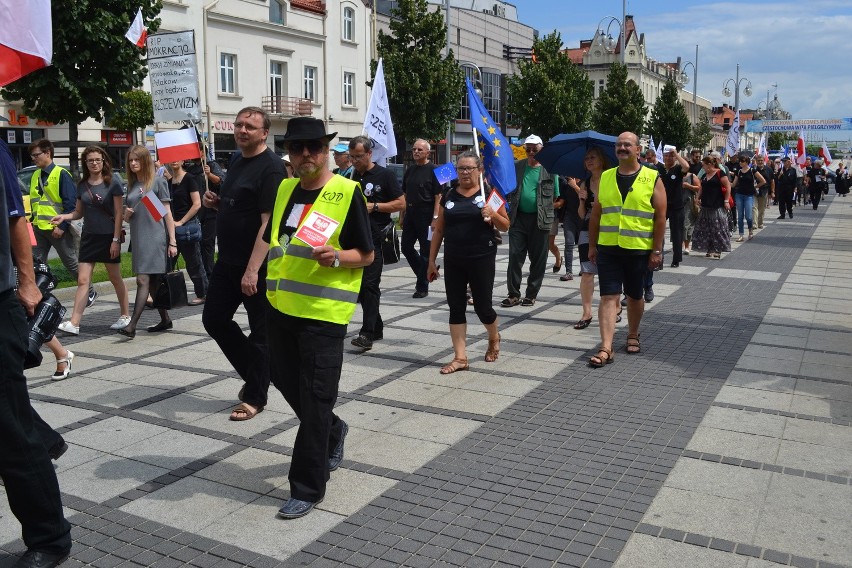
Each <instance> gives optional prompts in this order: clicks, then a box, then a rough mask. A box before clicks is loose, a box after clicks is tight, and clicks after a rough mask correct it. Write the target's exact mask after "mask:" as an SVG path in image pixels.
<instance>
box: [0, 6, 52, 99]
mask: <svg viewBox="0 0 852 568" xmlns="http://www.w3.org/2000/svg"><path fill="white" fill-rule="evenodd" d="M0 22H3V23H2V24H0V87H4V86H6V85H8V84H9V83H11V82H12V81H17V80H18V79H20V78H21V77H23V76H24V75H27V74H28V73H32V72H33V71H36V70H38V69H41V68H43V67H47V66H48V65H50V60H51V58H52V57H53V25H52V23H51V18H50V0H28V1H27V2H21V1H20V0H0Z"/></svg>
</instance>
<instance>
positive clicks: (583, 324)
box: [574, 318, 592, 329]
mask: <svg viewBox="0 0 852 568" xmlns="http://www.w3.org/2000/svg"><path fill="white" fill-rule="evenodd" d="M591 323H592V318H589V319H584V320H580V321H578V322H577V323H575V324H574V329H586V328H587V327H589V324H591Z"/></svg>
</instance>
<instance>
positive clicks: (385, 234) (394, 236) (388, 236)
mask: <svg viewBox="0 0 852 568" xmlns="http://www.w3.org/2000/svg"><path fill="white" fill-rule="evenodd" d="M399 259H400V252H399V234H398V233H397V232H396V223H394V221H393V220H391V222H390V223H388V225H387V227H385V228H384V229H382V261H383V262H384V263H385V264H394V263H397V262H399Z"/></svg>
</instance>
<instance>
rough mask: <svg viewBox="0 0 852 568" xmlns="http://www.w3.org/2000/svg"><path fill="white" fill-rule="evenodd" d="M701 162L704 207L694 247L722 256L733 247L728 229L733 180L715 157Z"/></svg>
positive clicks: (693, 235)
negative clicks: (724, 172)
mask: <svg viewBox="0 0 852 568" xmlns="http://www.w3.org/2000/svg"><path fill="white" fill-rule="evenodd" d="M701 162H702V164H703V166H704V175H703V176H702V177H701V189H699V190H698V200H699V202H700V204H701V210H700V211H699V213H698V219H697V220H696V221H695V230H694V232H693V234H692V250H696V251H698V250H706V251H707V254H706V255H705V256H707V257H712V258H716V259H719V258H721V257H722V254H721V253H722V252H730V250H731V234H730V232H729V231H728V210H729V209H730V208H731V205H730V202H729V201H728V199H729V196H730V194H731V182H730V181H729V180H728V176H726V175H725V174H723V173H722V171H721V170H720V169H719V166H718V164H717V163H716V160H715V159H714V158H711V157H709V156H706V157H705V158H704V159H703V160H701Z"/></svg>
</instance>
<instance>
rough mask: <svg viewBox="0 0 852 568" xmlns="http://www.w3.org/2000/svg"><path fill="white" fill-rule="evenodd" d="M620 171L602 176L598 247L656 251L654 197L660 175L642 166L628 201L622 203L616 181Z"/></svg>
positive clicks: (612, 169) (614, 169) (610, 171)
mask: <svg viewBox="0 0 852 568" xmlns="http://www.w3.org/2000/svg"><path fill="white" fill-rule="evenodd" d="M617 169H618V168H611V169H609V170H606V171H605V172H604V173H603V174H601V182H600V189H599V194H600V195H599V196H598V202H599V203H600V205H601V221H600V232H599V234H598V244H599V245H604V246H618V247H621V248H623V249H630V250H651V249H653V248H654V207H653V205H652V204H651V197H652V196H653V194H654V185H655V184H656V182H657V175H658V174H657V172H656V171H655V170H653V169H651V168H647V167H645V166H642V167H641V168H640V169H639V174H638V175H637V176H636V179H635V180H634V182H633V186H632V188H631V190H630V191H629V192H628V193H627V198H626V199H625V200H624V201H622V198H621V192H620V191H619V190H618V182H617V181H616V172H617Z"/></svg>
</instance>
